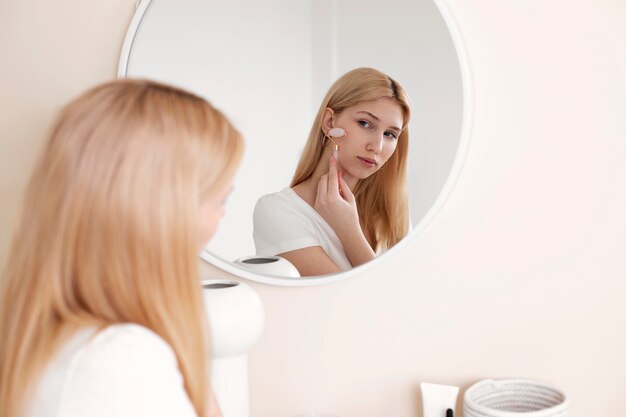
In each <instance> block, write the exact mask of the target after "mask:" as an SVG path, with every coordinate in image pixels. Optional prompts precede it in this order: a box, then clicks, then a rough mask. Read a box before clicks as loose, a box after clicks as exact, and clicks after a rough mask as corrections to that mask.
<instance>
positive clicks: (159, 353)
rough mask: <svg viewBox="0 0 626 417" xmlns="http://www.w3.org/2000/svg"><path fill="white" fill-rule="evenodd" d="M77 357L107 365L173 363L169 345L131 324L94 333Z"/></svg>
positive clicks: (148, 330) (174, 357)
mask: <svg viewBox="0 0 626 417" xmlns="http://www.w3.org/2000/svg"><path fill="white" fill-rule="evenodd" d="M81 356H83V357H87V356H97V357H99V359H107V360H109V361H111V362H116V363H124V362H129V363H130V364H133V366H138V365H141V364H142V363H144V362H146V361H150V360H151V359H152V358H154V357H158V358H159V359H165V360H168V361H174V362H175V361H176V356H175V355H174V351H173V350H172V348H171V347H170V345H169V344H168V343H167V342H166V341H165V340H164V339H163V338H162V337H161V336H159V335H158V334H156V333H155V332H154V331H152V330H150V329H148V328H147V327H144V326H141V325H139V324H134V323H121V324H113V325H110V326H108V327H106V328H104V329H102V330H100V331H99V332H97V333H96V334H95V335H94V336H93V337H92V338H91V339H90V340H89V341H88V342H87V343H86V344H85V346H84V347H83V349H82V352H81Z"/></svg>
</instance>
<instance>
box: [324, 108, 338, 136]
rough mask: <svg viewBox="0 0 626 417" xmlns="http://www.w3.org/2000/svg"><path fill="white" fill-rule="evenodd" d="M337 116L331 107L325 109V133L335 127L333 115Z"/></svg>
mask: <svg viewBox="0 0 626 417" xmlns="http://www.w3.org/2000/svg"><path fill="white" fill-rule="evenodd" d="M334 116H335V111H334V110H333V109H331V108H330V107H326V109H324V117H323V118H322V131H323V132H324V134H325V135H327V134H328V131H329V130H330V129H332V128H333V117H334Z"/></svg>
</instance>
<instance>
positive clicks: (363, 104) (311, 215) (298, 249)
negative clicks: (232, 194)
mask: <svg viewBox="0 0 626 417" xmlns="http://www.w3.org/2000/svg"><path fill="white" fill-rule="evenodd" d="M409 116H410V107H409V101H408V98H407V95H406V93H405V91H404V89H403V88H402V87H401V86H400V85H399V84H398V83H397V82H396V81H395V80H393V79H392V78H390V77H389V76H387V75H386V74H383V73H382V72H380V71H377V70H375V69H372V68H358V69H355V70H352V71H350V72H348V73H347V74H345V75H343V76H342V77H341V78H339V79H338V80H337V81H336V82H335V83H334V84H333V85H332V87H331V88H330V90H329V91H328V93H327V94H326V97H325V98H324V101H323V102H322V105H321V106H320V109H319V111H318V113H317V117H316V118H315V121H314V122H313V126H312V128H311V132H310V134H309V138H308V141H307V143H306V146H305V149H304V152H303V154H302V157H301V158H300V162H299V164H298V167H297V169H296V172H295V175H294V177H293V180H292V182H291V185H290V187H287V188H285V189H284V190H282V191H280V192H278V193H274V194H269V195H265V196H263V197H261V199H259V201H258V202H257V204H256V206H255V210H254V241H255V245H256V250H257V254H258V255H278V256H281V257H283V258H285V259H287V260H288V261H290V262H291V263H292V264H294V265H295V266H296V268H297V269H298V270H299V272H300V274H301V275H302V276H314V275H324V274H331V273H335V272H340V271H342V270H347V269H349V268H352V267H355V266H358V265H361V264H363V263H365V262H367V261H370V260H372V259H374V258H375V257H376V256H377V254H379V253H381V252H384V251H385V250H387V249H388V248H390V247H392V246H393V245H395V244H396V243H397V242H398V241H400V240H401V239H402V238H403V237H404V236H405V235H406V233H407V231H408V228H409V214H408V199H407V190H406V187H407V180H406V176H407V173H406V171H407V156H408V147H409V132H408V122H409ZM337 128H339V129H341V130H340V132H342V134H341V136H334V135H332V134H331V133H333V132H336V131H337ZM331 129H332V130H333V132H331ZM335 149H336V152H333V151H334V150H335Z"/></svg>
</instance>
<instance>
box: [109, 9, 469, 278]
mask: <svg viewBox="0 0 626 417" xmlns="http://www.w3.org/2000/svg"><path fill="white" fill-rule="evenodd" d="M358 67H372V68H376V69H378V70H380V71H382V72H384V73H385V74H388V75H389V76H391V77H392V78H393V79H395V80H396V81H398V82H399V84H400V85H402V86H403V87H404V89H405V90H406V92H407V93H408V96H409V100H410V103H411V121H410V124H409V131H410V147H409V155H408V183H409V184H408V197H409V207H410V214H409V217H410V224H411V226H410V231H409V232H408V233H407V236H406V237H405V238H404V239H403V240H402V241H400V242H399V243H397V244H396V245H395V246H393V247H392V248H391V249H389V250H388V251H386V252H385V253H382V254H380V255H378V256H377V257H376V258H375V259H374V260H373V261H370V262H368V263H366V264H364V265H361V266H359V267H356V268H352V269H347V270H345V271H344V272H342V273H338V274H332V275H323V276H319V277H306V278H293V277H286V276H283V277H280V276H272V275H270V273H268V272H264V271H261V272H255V269H254V268H248V267H247V265H259V264H261V263H263V262H261V261H259V262H250V261H247V262H246V263H242V262H235V261H236V260H240V259H244V258H245V259H249V257H250V256H254V255H256V250H255V242H254V240H253V211H254V207H255V204H256V202H257V200H258V199H259V198H260V197H261V196H263V195H266V194H269V193H274V192H277V191H280V190H282V189H284V188H285V187H288V186H289V184H290V182H291V179H292V177H293V175H294V171H295V169H296V166H297V164H298V161H299V159H300V155H301V154H302V151H303V149H304V145H305V143H306V140H307V137H308V134H309V131H310V129H311V125H312V122H313V120H314V118H315V115H316V114H317V111H318V109H319V107H320V104H321V103H322V100H323V98H324V95H325V94H326V92H327V91H328V89H329V87H330V86H331V84H332V83H333V82H334V81H335V80H336V79H337V78H339V77H340V76H341V75H342V74H344V73H346V72H348V71H350V70H352V69H354V68H358ZM118 75H119V76H120V77H139V78H149V79H153V80H157V81H162V82H166V83H169V84H173V85H177V86H180V87H183V88H185V89H187V90H190V91H192V92H195V93H196V94H198V95H200V96H202V97H205V98H206V99H207V100H209V101H210V102H211V103H212V104H213V105H214V106H216V107H217V108H219V109H220V110H221V111H222V112H224V113H225V114H226V116H227V117H228V118H229V119H230V120H231V121H232V122H233V124H234V125H235V126H236V127H237V129H238V130H239V131H240V132H241V133H242V135H243V137H244V139H245V142H246V150H245V155H244V158H243V160H242V163H241V166H240V169H239V172H238V174H237V177H236V178H235V184H234V188H233V191H232V192H231V195H230V196H229V199H228V202H227V205H226V215H225V216H224V218H223V219H222V222H221V224H220V228H219V230H218V232H217V233H216V235H215V236H214V238H213V239H212V240H211V242H210V244H209V245H208V246H207V247H206V249H205V250H204V252H203V253H202V254H201V257H202V258H203V259H204V260H206V261H208V262H211V263H212V264H214V265H216V266H218V267H220V268H222V269H224V270H226V271H229V272H232V273H234V274H236V275H239V276H241V277H244V278H249V279H252V280H255V281H259V282H264V283H270V284H276V285H293V286H297V285H300V286H306V285H317V284H323V283H328V282H333V281H337V280H339V279H343V278H346V277H348V276H351V275H353V274H355V273H357V272H358V271H362V270H363V268H367V267H369V266H370V265H372V264H375V263H377V262H381V261H384V260H385V259H387V258H388V257H389V256H391V254H392V253H393V252H396V251H398V250H401V248H403V247H405V246H406V245H407V242H409V241H410V240H412V239H414V238H415V237H416V236H417V235H418V234H419V232H420V231H421V230H422V229H423V228H424V227H425V226H426V224H427V223H428V222H429V221H430V219H432V217H433V216H434V215H435V213H436V212H437V210H438V209H439V207H440V206H441V205H442V204H443V202H444V200H445V199H446V197H447V195H448V194H449V192H450V190H451V188H452V186H453V184H454V181H455V179H456V178H457V176H458V174H459V171H460V167H461V163H462V160H463V155H464V153H465V148H466V147H467V140H468V130H469V120H470V114H469V112H470V108H469V106H468V103H469V102H470V96H471V92H470V83H469V71H468V66H467V63H466V57H465V53H464V48H463V47H462V43H461V37H460V35H459V33H458V30H457V28H456V25H455V24H454V21H453V19H452V17H451V15H450V14H449V12H448V11H447V9H446V7H445V4H444V3H443V0H438V1H434V2H433V1H432V0H413V1H411V2H406V1H403V0H390V1H388V2H385V3H384V4H383V3H381V2H379V1H372V0H301V1H290V0H264V1H262V2H255V1H252V0H233V1H229V2H218V1H216V0H143V1H141V2H139V3H138V4H137V11H136V13H135V16H134V18H133V20H132V22H131V25H130V28H129V30H128V33H127V35H126V40H125V42H124V46H123V49H122V53H121V57H120V63H119V70H118ZM270 261H271V262H274V260H268V262H270Z"/></svg>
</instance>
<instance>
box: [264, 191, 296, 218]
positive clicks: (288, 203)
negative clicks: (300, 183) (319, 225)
mask: <svg viewBox="0 0 626 417" xmlns="http://www.w3.org/2000/svg"><path fill="white" fill-rule="evenodd" d="M297 198H299V197H298V196H297V194H296V193H295V191H293V189H292V188H290V187H287V188H284V189H282V190H281V191H278V192H275V193H270V194H265V195H263V196H261V197H260V198H259V199H258V200H257V202H256V204H255V206H254V212H255V213H256V214H259V213H268V214H272V215H275V214H276V212H277V211H278V212H280V211H285V210H286V211H299V210H300V209H299V207H298V201H297Z"/></svg>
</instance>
